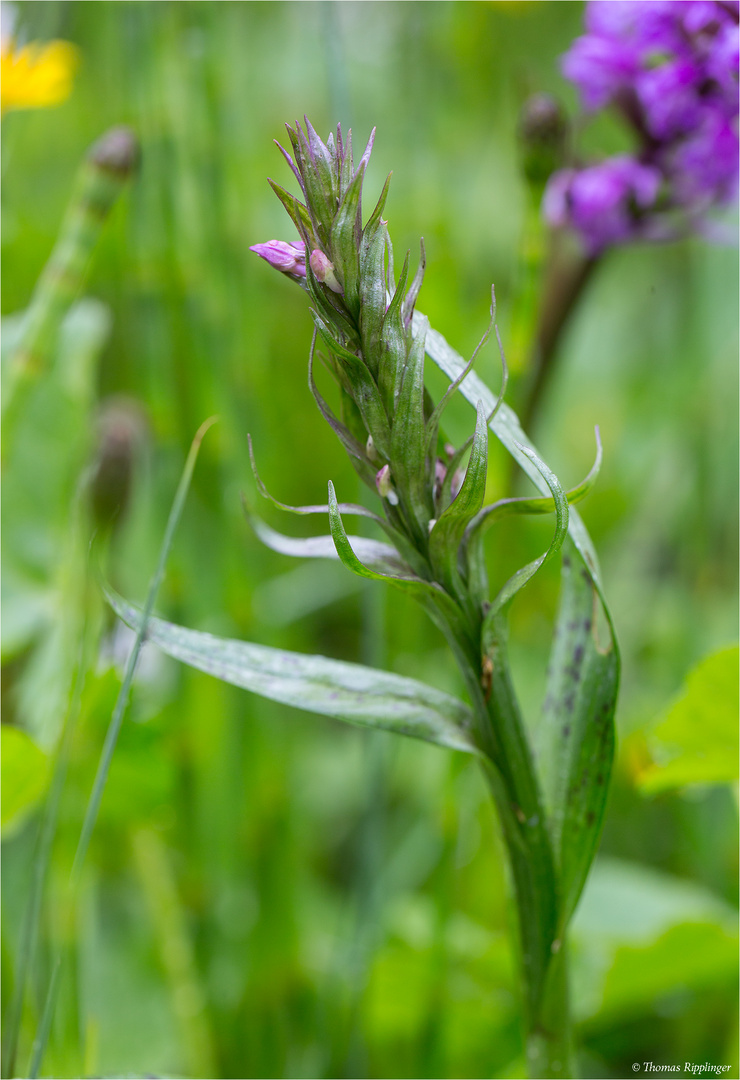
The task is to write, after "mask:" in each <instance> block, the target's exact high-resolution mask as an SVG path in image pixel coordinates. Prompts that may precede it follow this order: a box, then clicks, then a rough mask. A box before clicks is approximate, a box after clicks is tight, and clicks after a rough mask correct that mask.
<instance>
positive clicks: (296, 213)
mask: <svg viewBox="0 0 740 1080" xmlns="http://www.w3.org/2000/svg"><path fill="white" fill-rule="evenodd" d="M283 152H284V151H283ZM267 183H268V184H269V185H270V187H271V188H272V190H273V191H274V192H275V194H276V195H277V197H278V199H280V202H281V203H282V204H283V206H284V207H285V209H286V210H287V211H288V215H289V217H290V220H291V221H292V222H293V224H294V225H295V227H296V229H297V230H298V235H299V236H303V235H304V234H305V235H307V236H308V238H309V243H310V242H311V240H312V239H313V238H314V225H313V222H312V221H311V216H310V214H309V213H308V210H307V209H306V207H305V206H304V205H303V203H302V202H301V201H300V200H299V199H296V197H295V195H291V193H290V192H289V191H286V190H285V188H284V187H282V185H280V184H278V183H276V182H275V181H274V180H270V179H269V177H268V180H267ZM309 254H310V252H309Z"/></svg>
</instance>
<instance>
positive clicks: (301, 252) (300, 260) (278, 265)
mask: <svg viewBox="0 0 740 1080" xmlns="http://www.w3.org/2000/svg"><path fill="white" fill-rule="evenodd" d="M249 250H250V251H254V252H256V254H257V255H259V256H260V257H261V258H263V259H264V260H265V262H268V263H269V264H270V266H273V267H274V268H275V269H276V270H279V271H280V272H281V273H282V274H291V275H292V276H293V277H305V276H306V245H305V244H304V243H303V241H302V240H291V241H290V243H286V242H285V240H268V241H267V243H266V244H253V245H252V247H250V249H249Z"/></svg>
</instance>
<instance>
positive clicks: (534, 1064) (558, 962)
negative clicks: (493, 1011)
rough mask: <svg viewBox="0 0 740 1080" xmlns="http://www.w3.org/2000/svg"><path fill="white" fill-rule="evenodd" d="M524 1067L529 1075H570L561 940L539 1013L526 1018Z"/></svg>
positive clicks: (565, 968)
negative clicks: (525, 1062) (525, 1056)
mask: <svg viewBox="0 0 740 1080" xmlns="http://www.w3.org/2000/svg"><path fill="white" fill-rule="evenodd" d="M526 1038H527V1047H526V1050H527V1069H528V1071H529V1075H530V1077H532V1078H533V1080H534V1078H535V1077H543V1078H545V1077H561V1078H568V1077H570V1078H573V1077H575V1076H576V1073H575V1062H574V1060H573V1033H572V1024H571V1019H570V993H569V987H568V961H567V953H566V949H565V943H564V942H563V943H562V944H561V945H560V949H559V951H558V953H557V954H556V955H555V956H553V959H552V961H551V963H550V970H549V976H548V980H547V984H546V986H545V991H544V993H543V996H542V1005H541V1008H540V1012H539V1015H538V1016H536V1017H531V1018H530V1017H527V1035H526Z"/></svg>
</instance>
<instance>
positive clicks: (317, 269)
mask: <svg viewBox="0 0 740 1080" xmlns="http://www.w3.org/2000/svg"><path fill="white" fill-rule="evenodd" d="M309 263H310V264H311V269H312V270H313V272H314V276H315V277H316V279H317V281H322V282H323V283H324V285H326V286H327V288H329V289H331V291H332V292H335V293H340V292H341V291H342V286H341V285H340V284H339V282H338V281H337V279H336V276H335V274H334V263H333V262H331V261H330V260H329V259H327V257H326V255H324V253H323V251H321V249H320V248H315V249H314V250H313V251H312V252H311V258H310V259H309Z"/></svg>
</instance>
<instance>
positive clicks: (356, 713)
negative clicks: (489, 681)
mask: <svg viewBox="0 0 740 1080" xmlns="http://www.w3.org/2000/svg"><path fill="white" fill-rule="evenodd" d="M106 596H107V598H108V602H109V603H110V605H111V607H112V608H113V609H114V611H115V612H116V614H117V615H119V617H120V618H121V619H123V621H124V622H125V623H127V624H128V626H130V627H132V629H137V628H138V626H139V624H140V622H141V612H140V611H139V610H138V609H137V608H135V607H132V606H131V605H130V604H128V603H126V601H124V600H122V599H121V597H119V596H116V595H115V594H114V593H112V592H111V591H110V590H106ZM146 640H147V641H150V642H152V643H153V644H155V645H157V646H159V648H160V649H162V651H163V652H166V653H167V654H168V655H169V656H172V657H174V658H175V659H176V660H180V661H182V663H184V664H188V665H189V666H190V667H194V668H197V669H198V670H199V671H204V672H206V673H207V674H209V675H213V676H214V677H215V678H217V679H221V680H223V681H224V682H228V683H231V684H232V685H233V686H240V687H242V688H243V689H245V690H251V691H252V692H253V693H255V694H260V695H261V696H262V697H266V698H270V699H271V700H272V701H279V702H281V703H282V704H284V705H292V706H293V707H294V708H296V709H304V710H306V711H307V712H314V713H320V714H321V715H323V716H331V717H334V718H335V719H337V720H345V721H347V722H348V723H350V724H359V725H361V726H363V727H371V728H380V729H382V730H385V731H393V732H396V733H397V734H400V735H410V736H412V737H413V738H417V739H424V740H425V741H427V742H432V743H436V744H437V745H438V746H444V747H448V748H449V749H452V750H462V751H464V752H465V753H469V754H475V753H477V752H478V751H477V749H476V747H475V745H474V743H473V741H472V738H471V737H470V736H469V734H468V731H469V729H470V726H471V724H472V714H471V712H470V709H469V708H468V707H467V706H466V705H465V704H464V703H463V702H462V701H458V700H457V698H454V697H451V696H450V695H449V694H445V693H442V691H440V690H435V689H433V688H432V687H430V686H425V685H424V684H423V683H420V682H417V681H416V680H415V679H408V678H404V677H402V676H400V675H393V674H391V673H389V672H385V671H376V670H375V669H373V668H368V667H364V666H363V665H361V664H350V663H345V662H344V661H339V660H330V659H327V658H326V657H324V656H305V655H302V654H301V653H293V652H286V651H285V650H283V649H272V648H269V647H268V646H265V645H253V644H251V643H249V642H245V641H233V640H230V639H228V638H219V637H215V636H214V635H213V634H206V633H203V632H201V631H198V630H188V629H186V628H185V627H182V626H176V625H174V624H173V623H169V622H165V621H164V620H162V619H155V618H152V619H150V620H149V623H148V626H147V632H146Z"/></svg>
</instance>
